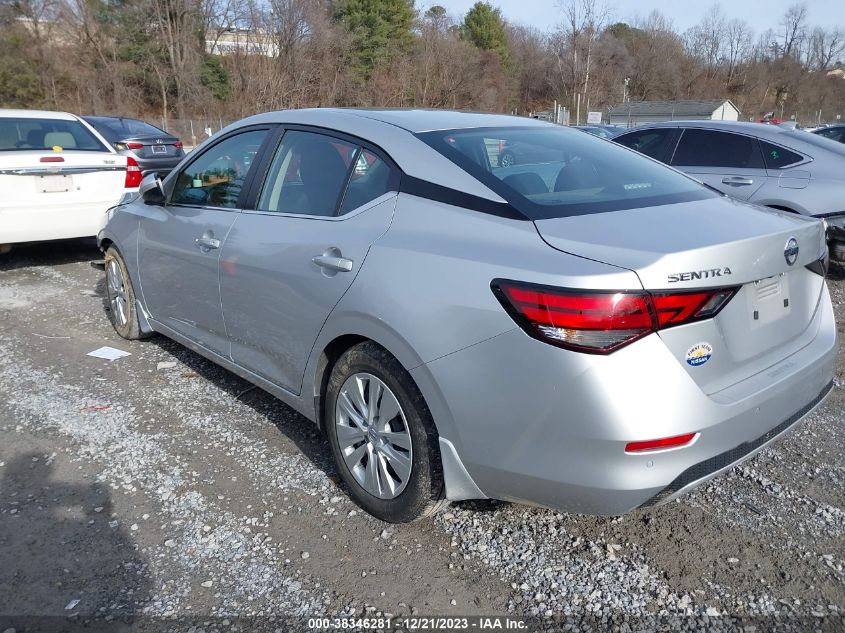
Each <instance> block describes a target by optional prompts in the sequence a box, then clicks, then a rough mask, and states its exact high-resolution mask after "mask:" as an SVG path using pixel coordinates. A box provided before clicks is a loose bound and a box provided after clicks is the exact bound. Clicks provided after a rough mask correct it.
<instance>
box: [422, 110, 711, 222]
mask: <svg viewBox="0 0 845 633" xmlns="http://www.w3.org/2000/svg"><path fill="white" fill-rule="evenodd" d="M418 136H419V138H421V139H422V140H423V141H425V142H426V143H427V144H429V145H430V146H431V147H433V148H434V149H435V150H437V151H438V152H440V153H441V154H443V155H444V156H446V157H447V158H449V159H450V160H452V161H453V162H454V163H456V164H457V165H458V166H459V167H461V168H462V169H464V170H465V171H467V172H468V173H470V174H471V175H473V176H475V177H476V178H477V179H478V180H480V181H481V182H482V183H484V184H485V185H487V186H488V187H490V189H492V190H493V191H495V192H496V193H497V194H499V195H500V196H502V197H503V198H504V199H505V200H507V201H508V202H509V203H510V204H511V205H513V206H514V207H515V208H516V209H517V210H518V211H520V212H521V213H523V214H524V215H525V216H527V217H528V218H530V219H532V220H542V219H548V218H558V217H566V216H572V215H586V214H589V213H603V212H607V211H619V210H621V209H632V208H639V207H647V206H656V205H664V204H674V203H678V202H688V201H692V200H702V199H705V198H709V197H715V196H717V195H718V194H716V193H713V192H711V191H709V190H708V189H706V188H705V187H703V186H701V185H699V184H698V183H696V182H695V181H694V180H692V179H690V178H688V177H686V176H683V175H681V174H679V173H677V172H675V171H674V170H672V169H669V168H667V167H664V166H662V165H660V164H659V163H656V162H654V161H652V160H649V159H647V158H644V157H643V156H641V155H639V154H637V153H636V152H633V151H630V150H628V149H625V148H623V147H619V146H618V145H615V144H613V143H609V142H607V141H604V140H601V139H598V138H596V137H594V136H592V135H590V134H584V133H583V132H579V131H576V130H568V129H565V128H562V127H552V126H549V127H548V128H542V129H540V128H536V127H514V128H482V129H477V128H476V129H462V130H449V131H437V132H425V133H421V134H419V135H418Z"/></svg>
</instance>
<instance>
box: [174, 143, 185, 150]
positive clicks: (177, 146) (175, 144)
mask: <svg viewBox="0 0 845 633" xmlns="http://www.w3.org/2000/svg"><path fill="white" fill-rule="evenodd" d="M173 147H175V148H176V149H182V148H183V147H184V145H182V141H176V142H175V143H173Z"/></svg>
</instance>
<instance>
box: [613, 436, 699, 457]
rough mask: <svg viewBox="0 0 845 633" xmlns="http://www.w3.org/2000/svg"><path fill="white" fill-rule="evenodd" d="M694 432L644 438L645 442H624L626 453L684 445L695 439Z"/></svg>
mask: <svg viewBox="0 0 845 633" xmlns="http://www.w3.org/2000/svg"><path fill="white" fill-rule="evenodd" d="M695 436H696V434H695V433H687V434H686V435H676V436H674V437H664V438H661V439H659V440H646V441H645V442H628V443H627V444H625V452H626V453H644V452H646V451H660V450H664V449H667V448H678V447H679V446H686V445H687V444H689V443H690V442H692V441H693V440H694V439H695Z"/></svg>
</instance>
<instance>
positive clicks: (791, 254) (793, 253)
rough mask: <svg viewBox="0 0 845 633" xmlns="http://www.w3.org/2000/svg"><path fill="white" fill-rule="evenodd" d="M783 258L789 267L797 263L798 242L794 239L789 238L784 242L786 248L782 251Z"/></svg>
mask: <svg viewBox="0 0 845 633" xmlns="http://www.w3.org/2000/svg"><path fill="white" fill-rule="evenodd" d="M783 257H784V259H786V263H787V264H789V265H790V266H792V264H794V263H795V262H796V261H798V240H796V239H795V238H794V237H790V238H789V239H788V240H786V246H785V247H784V249H783Z"/></svg>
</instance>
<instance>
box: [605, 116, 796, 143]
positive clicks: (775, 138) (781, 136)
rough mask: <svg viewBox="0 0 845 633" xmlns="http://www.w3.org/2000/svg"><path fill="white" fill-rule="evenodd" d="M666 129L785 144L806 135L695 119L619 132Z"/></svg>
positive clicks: (770, 127)
mask: <svg viewBox="0 0 845 633" xmlns="http://www.w3.org/2000/svg"><path fill="white" fill-rule="evenodd" d="M667 127H668V128H676V127H688V128H698V129H706V130H723V131H725V132H738V133H740V134H748V135H749V136H756V137H757V138H762V139H766V140H769V141H772V142H780V143H787V142H788V140H792V139H797V140H798V141H799V142H800V139H801V136H800V135H802V134H807V132H804V131H803V130H795V129H793V128H788V127H782V126H780V125H770V124H766V123H752V122H749V121H707V120H696V119H693V120H689V121H661V122H659V123H644V124H643V125H638V126H636V127H633V128H628V129H626V130H625V131H623V132H621V134H628V133H630V132H634V131H637V130H647V129H654V128H667Z"/></svg>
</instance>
